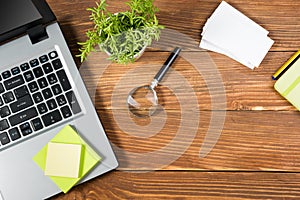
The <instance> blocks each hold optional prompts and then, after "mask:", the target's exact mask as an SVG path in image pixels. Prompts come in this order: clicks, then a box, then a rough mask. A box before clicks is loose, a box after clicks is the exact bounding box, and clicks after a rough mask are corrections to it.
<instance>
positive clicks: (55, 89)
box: [51, 84, 62, 96]
mask: <svg viewBox="0 0 300 200" xmlns="http://www.w3.org/2000/svg"><path fill="white" fill-rule="evenodd" d="M51 89H52V92H53V94H54V95H55V96H57V95H59V94H61V93H62V90H61V87H60V85H59V84H56V85H53V86H52V87H51Z"/></svg>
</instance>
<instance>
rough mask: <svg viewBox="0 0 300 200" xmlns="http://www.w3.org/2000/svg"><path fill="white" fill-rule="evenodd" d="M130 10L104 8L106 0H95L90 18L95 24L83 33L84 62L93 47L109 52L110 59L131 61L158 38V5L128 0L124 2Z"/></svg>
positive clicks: (82, 53) (82, 58) (81, 56)
mask: <svg viewBox="0 0 300 200" xmlns="http://www.w3.org/2000/svg"><path fill="white" fill-rule="evenodd" d="M126 4H127V5H128V6H129V7H130V10H128V11H123V12H119V13H114V14H113V13H110V12H109V11H107V9H106V7H107V4H106V0H101V1H100V2H99V3H98V2H97V3H96V5H97V6H96V7H93V8H88V9H87V10H89V11H91V15H90V20H91V21H92V22H93V23H94V27H93V29H91V30H88V31H87V32H86V35H87V37H88V39H87V40H86V41H85V42H81V43H79V45H81V48H80V49H79V51H80V55H79V56H80V58H81V61H84V60H85V59H86V58H87V56H88V54H89V53H90V52H91V51H94V50H95V49H94V47H95V46H96V45H99V47H100V50H101V51H104V52H106V53H108V54H109V59H110V60H112V61H115V62H117V63H120V64H127V63H129V62H134V60H135V59H137V58H138V57H139V56H140V55H141V53H142V52H143V51H144V50H145V48H146V47H147V46H148V45H150V44H151V43H152V41H153V39H155V40H158V39H159V35H160V30H161V29H163V26H161V25H159V24H158V20H157V18H156V15H155V14H156V12H158V8H157V7H155V6H154V5H153V0H130V1H128V2H127V3H126Z"/></svg>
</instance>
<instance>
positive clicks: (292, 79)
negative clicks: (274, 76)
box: [274, 56, 300, 110]
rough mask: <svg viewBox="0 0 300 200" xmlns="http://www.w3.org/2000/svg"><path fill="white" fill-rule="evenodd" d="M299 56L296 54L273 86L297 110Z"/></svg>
mask: <svg viewBox="0 0 300 200" xmlns="http://www.w3.org/2000/svg"><path fill="white" fill-rule="evenodd" d="M299 57H300V56H297V57H296V58H295V60H293V62H291V66H290V67H289V69H288V70H287V71H286V72H285V73H284V74H283V75H282V76H281V77H280V78H279V79H278V80H277V81H276V83H275V85H274V88H275V89H276V90H277V91H278V92H279V93H280V94H281V95H282V96H283V97H284V98H286V99H287V100H288V101H289V102H290V103H291V104H293V105H294V106H295V107H296V108H297V109H298V110H300V58H299Z"/></svg>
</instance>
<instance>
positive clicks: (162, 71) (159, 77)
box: [154, 47, 181, 82]
mask: <svg viewBox="0 0 300 200" xmlns="http://www.w3.org/2000/svg"><path fill="white" fill-rule="evenodd" d="M180 51H181V49H180V48H179V47H176V48H175V49H174V50H173V51H172V53H171V55H170V56H169V57H168V59H167V60H166V62H165V63H164V64H163V66H162V67H161V68H160V70H159V71H158V72H157V74H156V75H155V77H154V79H155V80H157V82H160V81H161V80H162V79H163V77H164V76H165V74H166V73H167V71H168V69H169V68H170V66H171V65H172V64H173V62H174V61H175V60H176V58H177V56H178V54H179V53H180Z"/></svg>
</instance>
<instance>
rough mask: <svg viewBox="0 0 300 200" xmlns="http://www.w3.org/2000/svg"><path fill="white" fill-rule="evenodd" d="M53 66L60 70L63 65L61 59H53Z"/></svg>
mask: <svg viewBox="0 0 300 200" xmlns="http://www.w3.org/2000/svg"><path fill="white" fill-rule="evenodd" d="M52 66H53V67H54V69H55V70H58V69H60V68H62V67H63V65H62V63H61V61H60V59H56V60H53V61H52Z"/></svg>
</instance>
